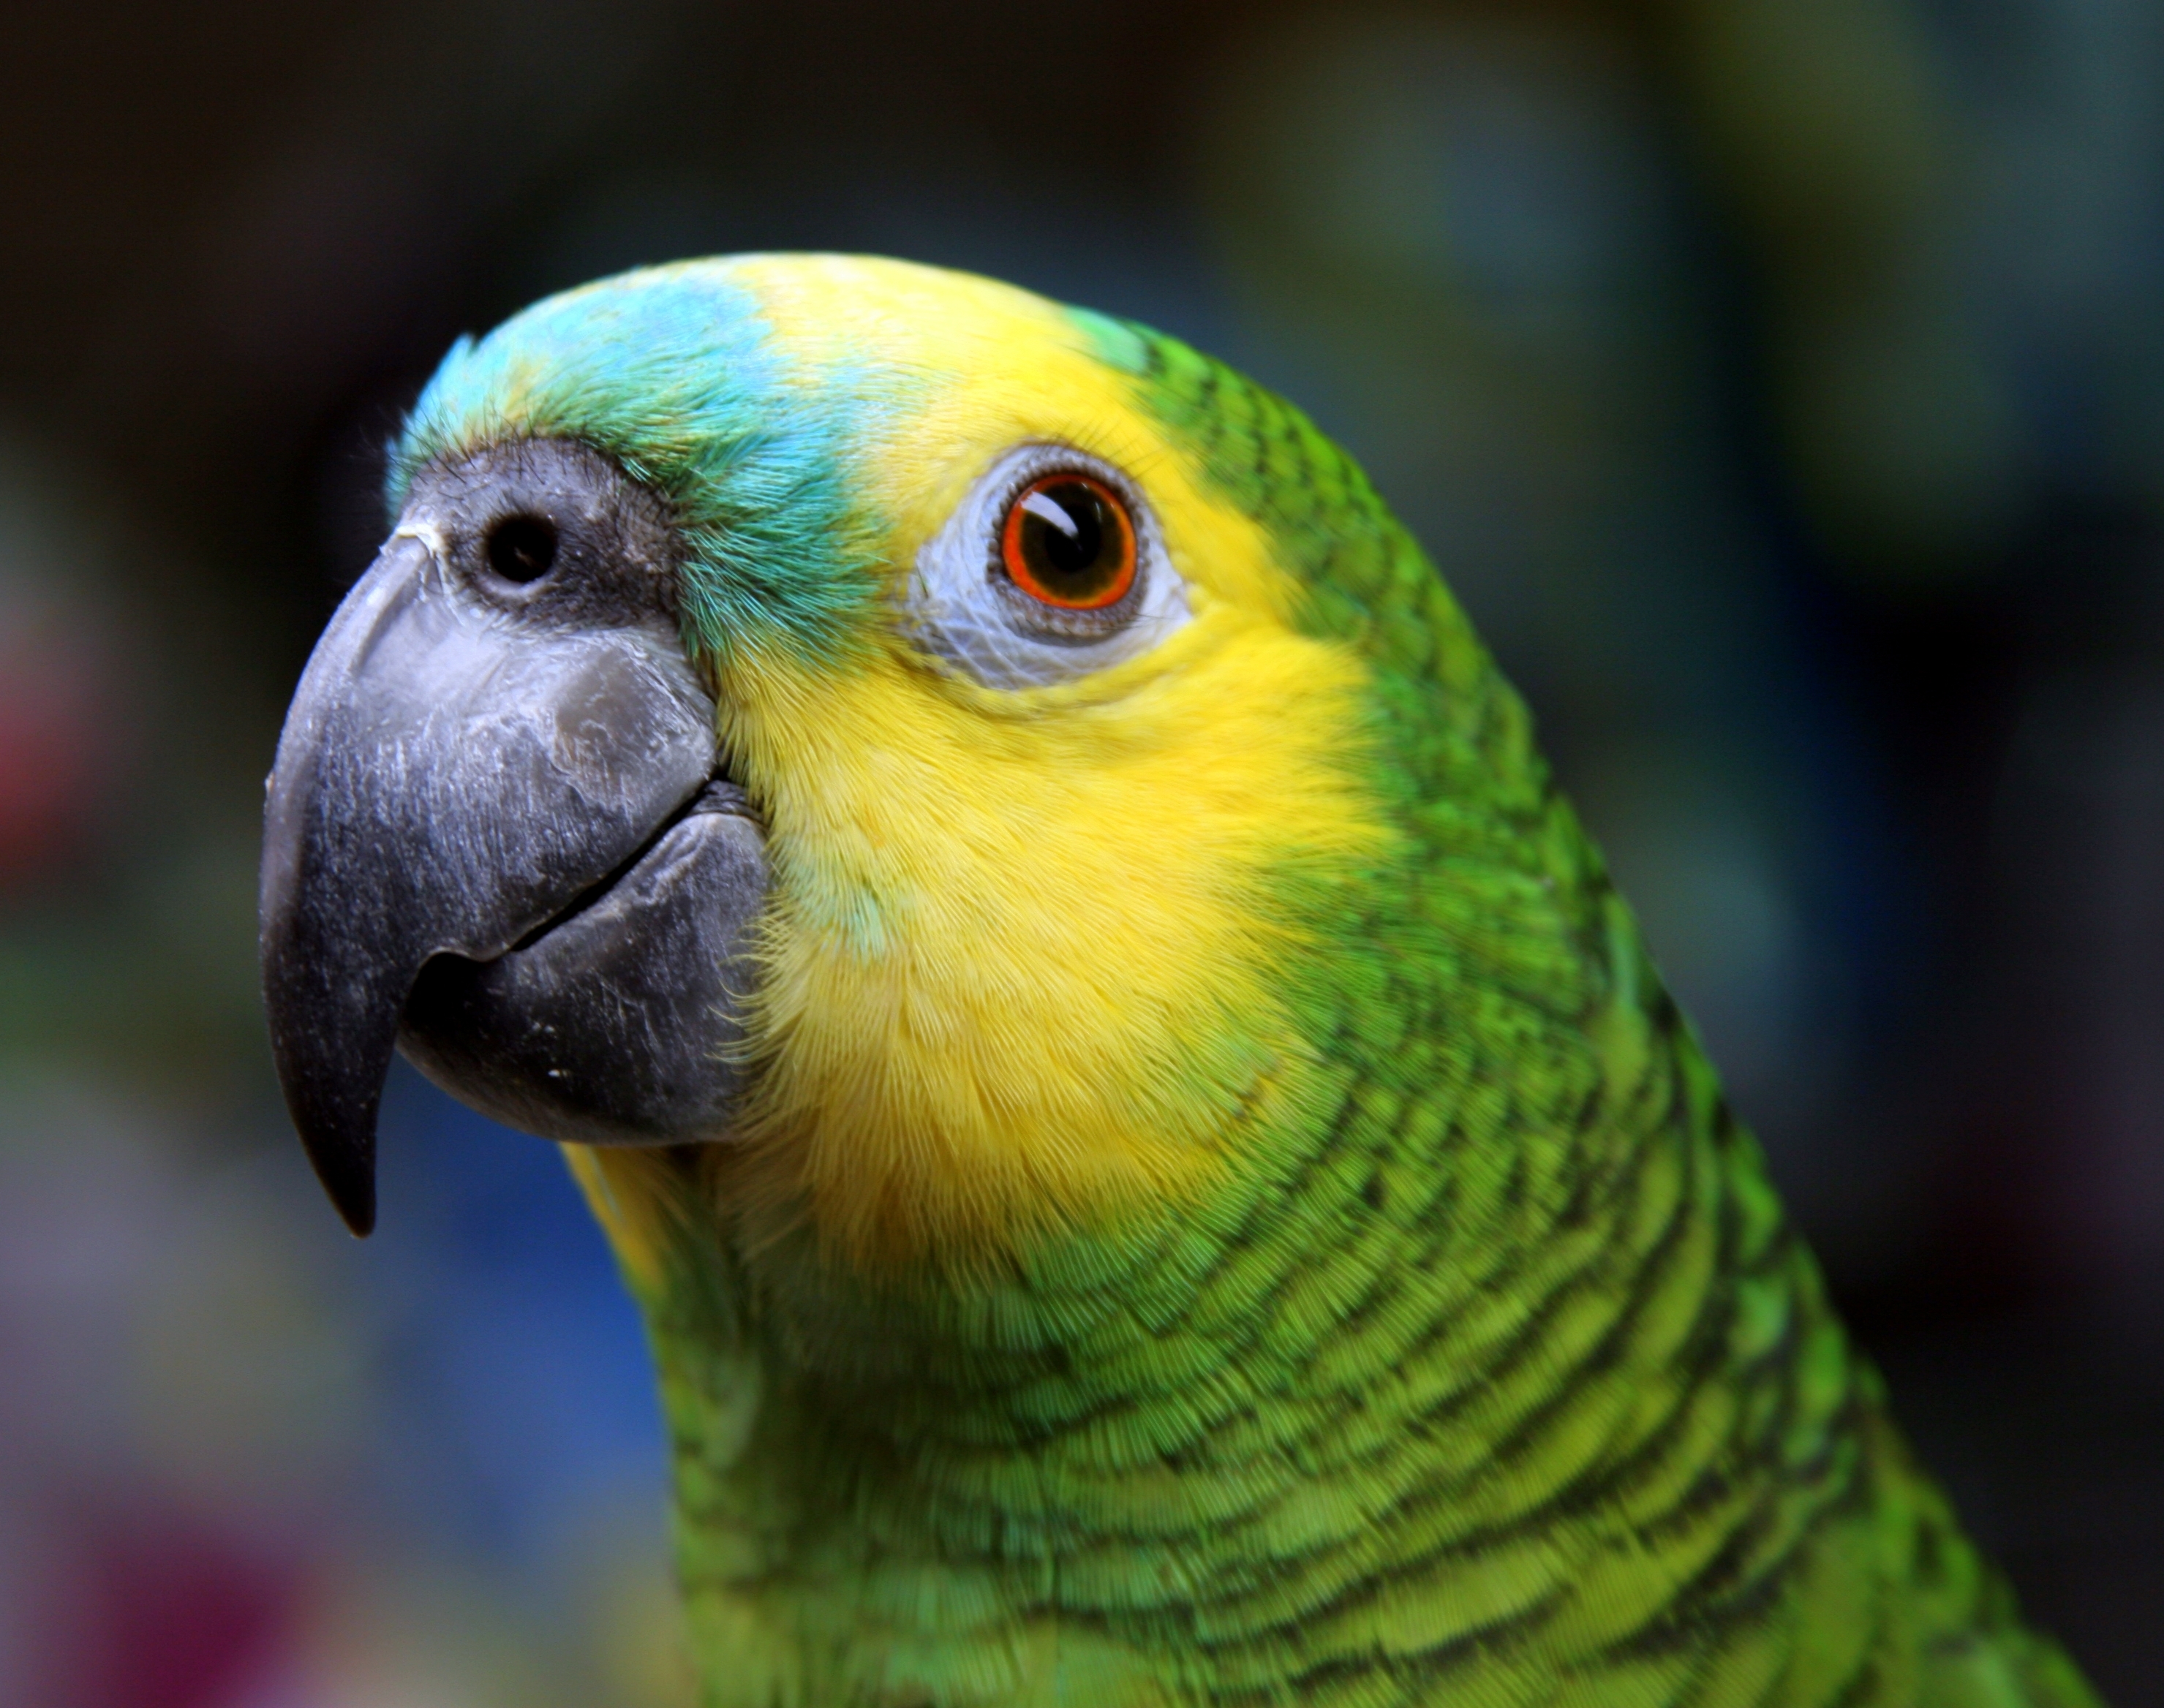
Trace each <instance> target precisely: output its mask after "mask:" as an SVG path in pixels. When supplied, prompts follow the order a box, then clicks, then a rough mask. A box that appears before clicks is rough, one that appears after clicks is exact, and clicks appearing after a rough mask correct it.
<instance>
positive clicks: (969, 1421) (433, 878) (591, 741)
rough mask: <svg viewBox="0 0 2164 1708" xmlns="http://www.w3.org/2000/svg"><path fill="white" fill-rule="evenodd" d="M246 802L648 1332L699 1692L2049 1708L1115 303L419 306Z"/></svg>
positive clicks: (866, 268) (349, 984)
mask: <svg viewBox="0 0 2164 1708" xmlns="http://www.w3.org/2000/svg"><path fill="white" fill-rule="evenodd" d="M387 486H388V507H389V513H390V515H391V518H392V521H391V532H390V534H389V537H388V538H387V539H386V542H385V543H384V544H383V546H382V548H381V551H380V553H379V554H378V555H377V557H376V559H375V561H374V563H373V564H372V565H371V567H370V568H369V569H368V570H367V572H366V573H365V575H364V576H363V577H362V578H361V579H360V581H359V582H358V584H355V586H354V587H353V589H351V591H350V593H349V595H347V596H346V598H345V599H344V602H343V604H342V605H340V606H339V609H338V610H337V611H336V612H335V614H334V616H333V617H332V619H331V621H330V622H329V624H328V626H327V627H326V629H325V630H324V631H323V636H322V637H321V639H320V641H319V642H318V645H317V647H316V649H315V651H314V652H313V655H312V657H311V658H310V659H309V661H308V663H307V666H306V668H305V670H304V672H303V673H302V678H301V679H300V682H299V684H298V687H297V689H296V691H295V694H294V697H293V699H292V705H291V708H290V710H289V712H288V715H287V718H286V724H285V727H284V731H283V733H282V734H281V737H280V740H279V744H278V748H277V754H276V761H275V764H274V767H273V769H272V772H271V778H270V780H269V783H268V788H267V798H266V807H265V841H264V853H263V866H262V882H261V914H260V927H261V937H260V942H261V956H262V969H263V978H264V991H265V1006H266V1013H267V1015H268V1019H269V1023H270V1028H271V1040H272V1044H273V1049H274V1055H275V1058H276V1065H277V1068H278V1071H279V1073H280V1076H281V1081H282V1083H283V1087H284V1089H285V1092H286V1100H287V1103H288V1107H289V1108H290V1111H291V1113H292V1119H293V1122H294V1124H295V1126H296V1128H297V1131H298V1133H299V1134H300V1136H301V1138H302V1141H303V1143H304V1145H305V1146H306V1148H307V1153H308V1155H309V1157H310V1159H311V1160H312V1161H313V1166H314V1168H315V1171H316V1172H317V1174H318V1176H319V1177H320V1179H321V1181H322V1182H323V1186H324V1187H325V1188H326V1189H327V1190H328V1194H329V1197H331V1199H332V1201H333V1203H334V1206H335V1208H337V1210H338V1211H339V1213H340V1214H341V1215H342V1216H343V1218H344V1220H345V1222H346V1223H348V1224H349V1227H350V1228H351V1229H352V1230H353V1231H354V1232H355V1234H365V1233H367V1232H368V1230H369V1229H370V1227H371V1226H372V1224H373V1222H374V1218H375V1213H376V1197H375V1180H376V1172H375V1171H376V1160H375V1145H376V1120H377V1115H378V1106H379V1102H380V1098H381V1091H382V1087H383V1084H384V1082H385V1076H386V1072H387V1071H388V1068H389V1066H390V1063H391V1058H392V1056H394V1055H395V1054H397V1053H399V1052H403V1054H404V1055H405V1056H407V1058H408V1059H409V1060H410V1061H412V1062H413V1063H414V1064H415V1065H416V1066H418V1068H419V1069H420V1070H421V1071H423V1073H424V1074H425V1075H426V1076H427V1077H429V1078H430V1079H432V1080H433V1081H434V1082H436V1083H438V1084H439V1085H440V1086H442V1087H444V1088H445V1089H446V1090H448V1091H449V1092H451V1093H452V1094H453V1095H454V1096H455V1097H457V1098H460V1099H462V1100H464V1101H465V1102H466V1103H469V1104H470V1105H471V1106H473V1107H474V1108H478V1109H480V1110H481V1111H482V1112H484V1113H487V1114H489V1115H491V1116H493V1117H495V1118H496V1119H498V1120H500V1121H502V1123H504V1124H507V1125H508V1126H510V1127H512V1128H515V1129H519V1130H520V1131H522V1132H523V1133H526V1134H533V1135H536V1136H537V1137H538V1138H540V1139H543V1140H553V1141H554V1142H556V1143H558V1144H559V1145H561V1146H562V1147H563V1150H564V1154H565V1156H566V1157H567V1159H568V1161H569V1166H570V1170H571V1171H572V1173H573V1174H574V1176H575V1178H576V1180H577V1181H578V1183H579V1185H580V1187H582V1188H583V1191H584V1192H585V1195H586V1197H587V1199H588V1200H589V1202H591V1208H592V1210H593V1213H594V1214H595V1215H596V1218H598V1220H599V1222H600V1223H601V1228H602V1229H603V1230H604V1232H605V1233H606V1234H607V1238H608V1240H609V1241H610V1243H611V1244H612V1248H613V1250H614V1253H615V1255H616V1258H617V1264H618V1267H619V1269H620V1271H621V1273H622V1276H623V1278H624V1281H625V1284H626V1286H628V1289H629V1291H631V1292H632V1294H633V1296H634V1297H635V1298H636V1300H637V1302H638V1306H639V1307H640V1311H641V1313H642V1318H643V1322H644V1324H645V1327H646V1332H647V1336H648V1339H649V1344H650V1346H651V1349H652V1352H653V1357H654V1367H655V1370H656V1371H657V1375H658V1385H659V1394H660V1404H661V1408H662V1412H663V1415H664V1422H665V1428H666V1433H667V1438H668V1443H669V1454H670V1474H671V1480H672V1501H671V1512H672V1518H671V1524H672V1537H673V1543H672V1545H673V1553H674V1557H675V1574H676V1579H677V1582H678V1585H679V1589H680V1595H681V1600H682V1605H683V1607H684V1610H685V1632H686V1636H685V1642H686V1643H687V1644H688V1646H689V1648H690V1650H691V1661H692V1663H693V1668H694V1669H695V1671H696V1674H697V1678H698V1680H699V1690H700V1691H701V1700H702V1701H703V1702H705V1703H706V1704H707V1705H709V1708H1054V1705H1058V1708H1205V1705H1208V1708H1397V1705H1405V1708H1410V1705H1450V1708H1534V1705H1548V1708H1661V1705H1673V1708H1683V1705H1687V1704H1688V1705H1694V1708H1744V1705H1766V1708H1773V1705H1785V1708H2094V1705H2096V1704H2097V1702H2098V1698H2097V1697H2096V1696H2095V1695H2093V1692H2092V1690H2091V1689H2090V1687H2089V1686H2088V1684H2087V1683H2086V1682H2085V1681H2084V1679H2083V1675H2082V1674H2081V1673H2080V1672H2079V1670H2078V1669H2077V1666H2076V1665H2075V1663H2073V1662H2072V1660H2071V1659H2070V1658H2068V1657H2067V1654H2066V1653H2064V1652H2063V1651H2062V1649H2061V1648H2059V1647H2058V1646H2057V1645H2056V1643H2054V1642H2053V1641H2052V1640H2051V1638H2049V1637H2046V1636H2045V1635H2043V1634H2041V1633H2040V1632H2037V1631H2036V1630H2035V1629H2033V1628H2032V1627H2030V1626H2029V1625H2027V1624H2026V1623H2025V1622H2024V1621H2023V1618H2022V1616H2021V1615H2020V1611H2019V1609H2018V1607H2017V1606H2016V1604H2015V1601H2014V1597H2013V1595H2012V1592H2011V1590H2009V1586H2008V1585H2007V1583H2006V1581H2005V1580H2004V1578H2003V1577H2002V1576H2001V1575H2000V1574H1999V1572H1998V1571H1997V1570H1996V1569H1994V1568H1993V1566H1992V1564H1990V1563H1989V1562H1988V1560H1987V1559H1985V1558H1984V1557H1983V1554H1982V1553H1980V1551H1979V1550H1978V1548H1977V1547H1976V1546H1974V1545H1973V1544H1972V1543H1971V1542H1970V1541H1969V1540H1968V1539H1967V1537H1966V1536H1965V1534H1964V1532H1963V1531H1962V1528H1961V1527H1960V1524H1959V1522H1958V1521H1957V1517H1956V1516H1955V1515H1954V1513H1953V1512H1952V1510H1951V1506H1950V1504H1949V1502H1948V1501H1947V1499H1946V1496H1944V1494H1942V1493H1941V1490H1940V1488H1939V1486H1938V1485H1936V1483H1935V1482H1934V1481H1933V1480H1932V1479H1931V1478H1930V1475H1929V1474H1928V1473H1927V1472H1926V1471H1925V1470H1923V1469H1921V1468H1920V1465H1919V1464H1918V1463H1917V1461H1916V1460H1915V1458H1914V1457H1913V1456H1912V1454H1911V1452H1910V1450H1909V1448H1908V1447H1907V1445H1906V1444H1905V1443H1904V1438H1903V1436H1902V1435H1901V1433H1899V1429H1898V1428H1897V1427H1896V1426H1895V1424H1894V1423H1893V1421H1892V1420H1891V1417H1890V1414H1889V1411H1888V1401H1887V1397H1886V1395H1885V1391H1884V1388H1883V1383H1882V1381H1881V1380H1880V1378H1879V1376H1878V1375H1877V1374H1876V1372H1875V1371H1874V1370H1873V1368H1872V1365H1871V1364H1870V1363H1869V1362H1868V1361H1867V1359H1866V1358H1865V1357H1864V1356H1863V1355H1862V1354H1861V1353H1860V1352H1859V1350H1858V1349H1857V1347H1856V1346H1855V1345H1854V1344H1852V1343H1851V1339H1849V1337H1848V1335H1847V1334H1846V1332H1845V1330H1844V1328H1843V1327H1842V1325H1841V1322H1840V1321H1839V1319H1838V1318H1837V1316H1836V1312H1835V1310H1834V1308H1833V1307H1832V1305H1831V1303H1830V1301H1829V1297H1828V1293H1827V1289H1826V1285H1825V1281H1824V1280H1823V1279H1822V1276H1821V1273H1820V1270H1819V1269H1818V1267H1817V1266H1816V1265H1815V1260H1814V1259H1813V1258H1812V1256H1811V1255H1810V1253H1809V1250H1807V1249H1806V1247H1805V1245H1804V1243H1803V1242H1802V1240H1801V1239H1800V1238H1799V1235H1798V1234H1797V1232H1796V1230H1795V1229H1794V1227H1793V1226H1792V1225H1791V1224H1790V1223H1789V1222H1788V1220H1787V1219H1786V1218H1785V1216H1784V1213H1783V1209H1782V1207H1781V1204H1780V1202H1779V1200H1778V1197H1777V1195H1776V1193H1775V1192H1774V1190H1773V1187H1772V1185H1771V1184H1770V1183H1769V1177H1768V1175H1767V1169H1766V1166H1765V1164H1764V1162H1763V1160H1762V1155H1761V1153H1760V1151H1759V1150H1758V1148H1757V1144H1756V1141H1755V1140H1754V1139H1753V1138H1752V1135H1751V1134H1750V1132H1749V1131H1748V1130H1747V1129H1746V1127H1745V1126H1743V1125H1742V1124H1741V1122H1740V1121H1739V1120H1738V1119H1737V1117H1736V1113H1734V1111H1733V1110H1732V1109H1731V1107H1730V1105H1729V1103H1728V1102H1727V1101H1726V1099H1725V1097H1724V1094H1723V1092H1722V1089H1721V1085H1720V1080H1719V1078H1718V1077H1717V1076H1716V1074H1715V1070H1714V1068H1713V1067H1712V1066H1710V1063H1709V1061H1708V1059H1707V1056H1706V1055H1705V1053H1704V1050H1702V1048H1701V1046H1700V1044H1699V1040H1698V1037H1697V1035H1696V1034H1695V1033H1694V1030H1693V1029H1692V1027H1691V1025H1690V1024H1689V1021H1688V1020H1687V1019H1685V1017H1684V1016H1683V1014H1682V1013H1681V1012H1680V1010H1679V1009H1678V1006H1677V1004H1676V1003H1675V1001H1674V1000H1673V998H1671V996H1670V995H1669V993H1668V990H1667V989H1666V988H1665V987H1664V986H1663V984H1662V979H1661V977H1660V974H1659V973H1658V972H1657V970H1656V968H1655V966H1654V964H1653V962H1652V960H1651V958H1650V957H1649V955H1648V952H1647V948H1646V946H1645V944H1644V942H1643V941H1642V940H1641V935H1640V932H1639V929H1638V927H1637V925H1636V923H1635V920H1634V917H1633V915H1632V914H1631V911H1630V909H1629V908H1628V907H1627V906H1626V904H1625V902H1624V901H1623V900H1622V899H1620V897H1619V895H1618V893H1617V892H1616V890H1615V888H1614V887H1613V886H1612V884H1611V883H1610V878H1609V875H1608V872H1607V870H1606V867H1605V865H1604V862H1603V859H1602V857H1601V855H1600V853H1599V851H1598V850H1597V848H1596V847H1595V846H1594V844H1593V842H1592V841H1590V840H1589V836H1588V835H1587V833H1586V832H1585V830H1584V829H1583V828H1581V825H1580V824H1579V821H1578V818H1577V817H1576V816H1575V815H1574V813H1573V809H1572V808H1571V807H1570V805H1569V804H1568V803H1567V802H1566V800H1565V799H1564V798H1563V796H1562V794H1560V793H1559V792H1558V789H1557V785H1556V783H1555V782H1554V780H1553V778H1552V775H1551V773H1550V770H1549V768H1548V767H1547V763H1546V762H1545V761H1544V759H1543V758H1542V754H1541V752H1540V751H1539V749H1538V747H1537V746H1536V741H1535V737H1534V732H1533V727H1532V722H1531V716H1530V715H1529V713H1528V710H1527V708H1526V704H1525V702H1524V701H1523V700H1521V699H1520V698H1519V696H1518V695H1517V694H1516V693H1515V691H1514V689H1512V688H1511V687H1510V684H1508V683H1507V682H1506V681H1505V678H1504V677H1503V676H1502V674H1501V673H1500V671H1499V669H1498V667H1497V665H1496V663H1495V662H1494V659H1493V658H1491V657H1490V655H1489V652H1487V650H1486V649H1485V647H1484V645H1483V643H1482V642H1481V641H1480V640H1479V637H1478V636H1477V635H1476V633H1475V632H1474V631H1473V627H1472V626H1471V625H1470V623H1469V622H1468V619H1467V617H1466V616H1465V615H1464V613H1463V610H1461V608H1460V607H1459V605H1458V603H1457V602H1456V600H1455V599H1454V598H1453V596H1452V594H1451V593H1450V591H1449V590H1448V589H1447V586H1446V584H1445V583H1444V581H1443V579H1442V577H1441V575H1440V574H1438V573H1437V568H1435V566H1434V565H1433V564H1432V563H1431V562H1430V560H1429V559H1428V558H1427V557H1426V555H1425V554H1424V553H1423V552H1422V550H1421V548H1420V547H1419V545H1417V544H1416V542H1415V541H1414V540H1413V539H1412V537H1410V535H1409V534H1408V532H1406V531H1405V529H1404V528H1403V527H1401V526H1400V524H1399V523H1398V522H1397V521H1395V519H1394V518H1393V516H1392V515H1391V513H1390V511H1389V510H1388V508H1386V506H1385V505H1384V502H1383V500H1381V499H1380V498H1379V495H1377V492H1376V490H1374V487H1373V486H1372V485H1370V484H1369V482H1368V479H1367V478H1366V477H1365V476H1364V475H1363V474H1362V472H1361V470H1360V469H1358V467H1357V466H1356V465H1355V464H1354V463H1353V462H1352V460H1351V458H1349V457H1348V456H1347V454H1346V453H1344V452H1343V451H1342V450H1341V449H1339V448H1337V446H1336V445H1335V444H1334V443H1331V441H1330V440H1329V439H1328V438H1326V437H1324V436H1323V435H1322V434H1321V432H1319V431H1318V430H1317V429H1316V427H1314V426H1312V425H1311V424H1310V422H1309V421H1308V420H1307V419H1306V417H1305V416H1303V415H1302V414H1301V413H1300V411H1298V410H1297V409H1296V408H1295V407H1294V406H1292V405H1291V404H1289V403H1288V402H1286V401H1284V400H1282V399H1281V398H1279V397H1278V396H1276V395H1274V393H1272V392H1270V391H1268V390H1265V389H1263V387H1261V386H1260V385H1257V384H1255V383H1253V382H1252V381H1250V380H1247V379H1245V378H1243V377H1242V375H1239V374H1237V373H1236V372H1234V371H1233V370H1232V369H1230V368H1228V367H1226V366H1224V365H1221V364H1219V363H1217V362H1216V361H1215V360H1213V359H1210V358H1208V357H1206V356H1205V355H1203V354H1200V353H1198V352H1197V351H1195V349H1193V348H1190V347H1189V346H1187V345H1186V344H1184V343H1180V342H1179V341H1178V340H1176V339H1174V338H1170V337H1167V336H1164V335H1162V334H1159V333H1156V332H1153V331H1151V330H1149V329H1148V328H1146V327H1142V326H1141V325H1138V324H1136V323H1133V322H1129V321H1127V320H1124V319H1121V318H1117V317H1112V316H1109V315H1105V314H1100V313H1096V312H1090V311H1087V310H1083V309H1079V308H1073V307H1068V306H1062V305H1059V304H1057V303H1054V302H1053V301H1048V300H1047V299H1045V298H1043V297H1040V296H1036V295H1033V294H1031V293H1028V292H1027V291H1022V290H1020V289H1017V288H1015V287H1011V286H1006V285H1004V284H1000V283H997V282H995V281H992V280H987V279H983V278H980V277H976V276H974V275H965V274H961V273H956V272H952V271H947V270H939V269H935V268H931V267H926V266H920V265H913V264H909V263H904V262H901V261H893V260H885V259H872V258H856V257H848V256H837V255H817V254H813V255H796V254H754V255H743V256H733V257H727V258H722V259H706V260H698V261H690V262H681V263H675V264H671V265H662V266H656V267H650V268H645V269H642V270H637V271H633V272H631V273H628V274H624V275H619V276H617V277H614V278H611V279H607V280H601V281H600V282H597V283H594V284H591V285H587V286H582V287H580V288H578V289H575V290H572V291H568V292H566V293H564V294H561V295H558V296H553V297H550V298H548V299H546V300H544V301H541V302H539V303H538V304H537V305H535V306H531V307H529V308H527V309H525V310H523V312H519V313H517V315H515V316H514V317H512V318H511V319H509V320H508V321H507V322H504V323H503V324H502V325H501V326H500V327H497V328H496V330H494V331H492V332H491V333H488V334H487V335H486V336H485V337H482V338H479V339H478V340H475V339H473V338H465V339H462V340H460V342H459V343H456V344H455V345H454V347H453V348H451V350H450V351H449V354H448V355H447V356H446V357H445V358H444V361H443V363H442V364H441V366H440V368H439V369H438V370H437V371H436V373H435V375H434V377H433V379H432V380H429V381H428V384H427V385H426V387H425V388H424V389H423V390H422V391H421V393H420V395H419V396H418V401H416V402H415V403H414V405H413V406H412V410H411V411H410V413H409V414H408V415H407V417H406V419H405V422H404V424H403V426H402V428H401V430H400V432H399V433H398V435H397V438H396V440H395V442H394V443H393V445H392V447H391V456H390V468H389V474H388V477H387Z"/></svg>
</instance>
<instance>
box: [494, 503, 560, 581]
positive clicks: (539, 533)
mask: <svg viewBox="0 0 2164 1708" xmlns="http://www.w3.org/2000/svg"><path fill="white" fill-rule="evenodd" d="M555 561H556V525H555V524H554V522H552V521H549V519H548V518H547V517H546V516H506V517H504V519H503V520H502V521H500V522H498V523H497V524H496V526H495V527H492V528H491V529H490V530H489V531H488V567H489V568H491V569H493V570H494V571H495V572H496V574H499V575H501V576H502V578H503V579H505V580H506V581H517V582H527V581H538V580H539V579H541V578H542V577H543V576H544V575H546V574H548V573H549V566H550V565H552V564H553V563H555Z"/></svg>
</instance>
